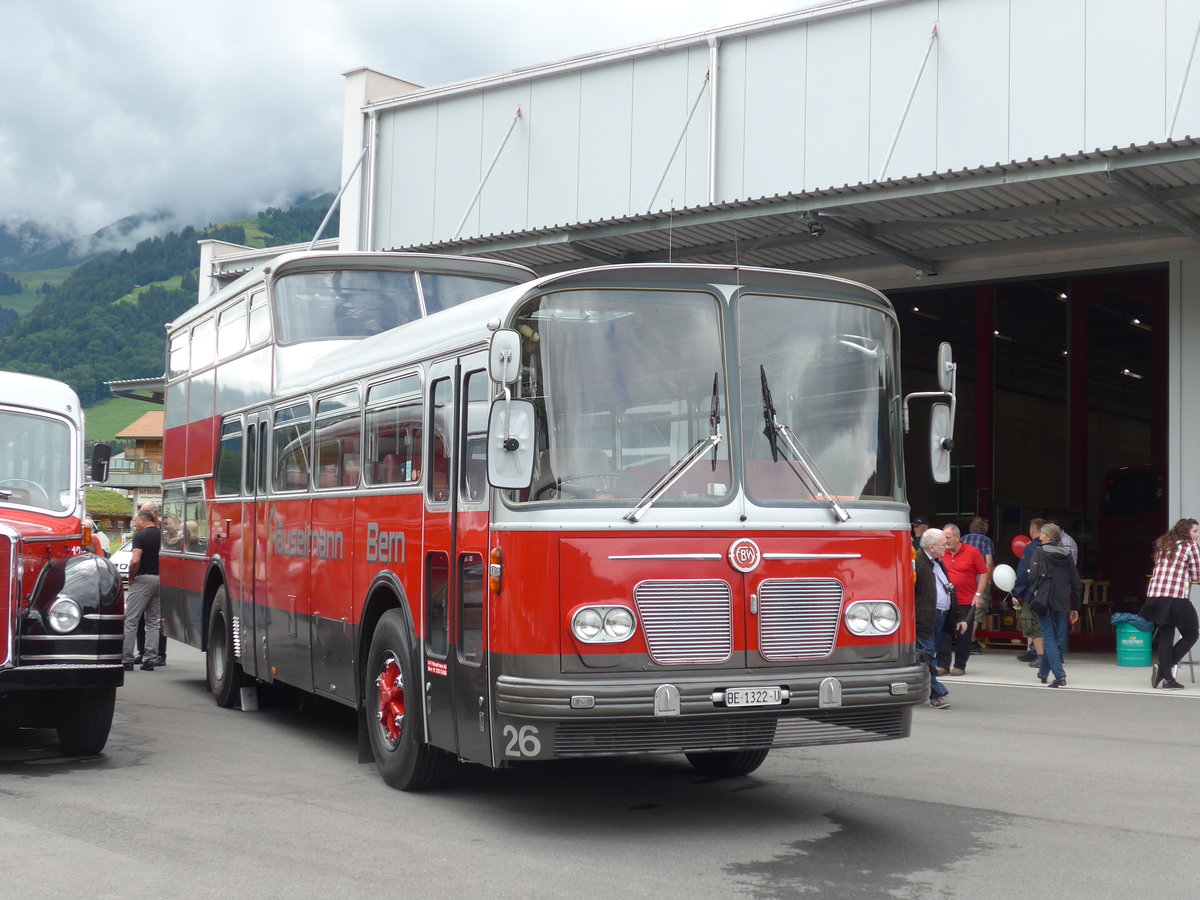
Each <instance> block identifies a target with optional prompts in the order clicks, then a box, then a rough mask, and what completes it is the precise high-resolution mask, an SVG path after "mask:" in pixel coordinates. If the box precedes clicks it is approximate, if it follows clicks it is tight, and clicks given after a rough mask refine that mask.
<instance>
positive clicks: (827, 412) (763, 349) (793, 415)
mask: <svg viewBox="0 0 1200 900" xmlns="http://www.w3.org/2000/svg"><path fill="white" fill-rule="evenodd" d="M737 311H738V335H739V344H740V352H741V373H742V374H741V378H742V391H741V393H742V452H743V455H744V466H745V472H746V490H747V492H748V493H749V494H750V495H751V496H752V497H754V498H755V499H756V500H758V501H762V502H771V501H777V500H779V501H794V500H808V499H821V498H825V499H829V500H835V499H836V500H858V499H860V498H862V497H868V496H869V497H875V498H883V499H895V500H899V499H902V497H901V494H900V483H899V472H900V466H899V460H898V449H897V447H898V443H899V442H898V441H894V440H893V439H892V436H893V435H894V434H899V430H898V427H899V424H898V422H897V421H895V416H896V411H897V409H898V402H899V398H898V395H897V382H896V374H895V370H896V347H897V335H896V329H895V323H894V321H893V320H892V319H891V318H890V317H889V316H887V315H886V314H885V313H883V312H882V311H881V310H878V309H873V308H870V307H866V306H859V305H856V304H851V303H837V302H830V301H828V300H812V299H801V298H796V297H770V296H762V295H754V294H748V295H744V296H743V297H742V298H741V299H740V300H739V302H738V305H737ZM768 423H771V424H772V425H773V426H774V427H772V428H768ZM783 429H786V431H787V433H788V434H787V436H786V437H785V435H784V434H783V433H782V430H783ZM788 438H790V440H789V439H788Z"/></svg>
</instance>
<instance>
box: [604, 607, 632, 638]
mask: <svg viewBox="0 0 1200 900" xmlns="http://www.w3.org/2000/svg"><path fill="white" fill-rule="evenodd" d="M604 633H605V634H607V635H608V636H609V637H611V638H614V639H616V640H618V641H623V640H625V639H626V638H627V637H629V635H631V634H632V633H633V613H631V612H630V611H629V610H627V609H624V608H623V607H620V606H618V607H615V608H613V609H610V610H609V611H608V612H607V613H606V614H605V616H604Z"/></svg>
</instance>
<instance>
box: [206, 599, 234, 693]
mask: <svg viewBox="0 0 1200 900" xmlns="http://www.w3.org/2000/svg"><path fill="white" fill-rule="evenodd" d="M205 670H206V672H207V674H208V689H209V690H210V691H212V695H213V699H214V700H216V701H217V706H221V707H224V708H226V709H228V708H229V707H231V706H233V705H234V704H235V703H237V700H238V692H239V691H240V689H241V686H242V676H241V667H240V666H239V665H238V664H237V661H236V660H235V659H234V658H233V620H232V617H231V616H230V615H229V600H228V599H227V598H226V596H225V588H224V586H222V587H219V588H217V592H216V594H215V595H214V596H213V604H212V609H211V610H209V613H208V654H207V656H206V657H205Z"/></svg>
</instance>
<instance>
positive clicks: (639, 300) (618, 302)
mask: <svg viewBox="0 0 1200 900" xmlns="http://www.w3.org/2000/svg"><path fill="white" fill-rule="evenodd" d="M735 309H736V310H737V316H738V319H737V327H738V345H739V353H740V355H741V358H740V360H738V365H737V366H735V367H730V366H727V364H726V361H725V358H724V353H723V350H722V348H723V346H724V337H723V326H722V315H721V313H722V304H721V302H720V301H719V299H718V298H717V297H716V296H714V295H712V294H709V293H707V292H703V291H698V290H697V291H681V290H637V289H628V290H594V291H563V292H558V293H551V294H546V295H543V296H540V297H537V298H535V299H533V300H531V301H530V302H529V303H528V304H527V305H526V306H525V307H524V308H523V309H521V310H520V311H519V313H518V315H517V318H516V322H515V324H516V327H517V330H518V331H519V332H520V333H521V334H522V336H523V338H524V341H523V351H522V356H523V368H522V380H521V385H520V395H521V396H522V397H524V398H526V399H529V400H532V401H533V403H534V405H535V408H536V410H537V420H538V448H537V449H538V453H537V455H536V457H535V462H534V475H533V482H532V485H531V487H530V489H529V490H528V491H512V492H509V494H508V497H509V499H510V501H515V502H550V501H555V502H574V503H588V504H596V503H605V502H606V501H607V502H609V503H611V504H612V505H617V506H623V507H625V508H626V509H628V508H630V507H631V506H632V504H631V503H630V502H629V501H631V500H632V501H635V502H637V501H639V500H641V501H644V500H645V499H646V498H647V497H650V498H652V500H651V502H653V503H655V504H657V505H670V504H672V503H675V504H685V505H697V504H700V505H703V504H719V503H721V502H723V501H724V500H725V498H727V497H728V496H729V494H730V493H731V492H732V490H733V488H734V481H735V476H734V469H733V467H732V465H731V453H732V447H731V441H730V439H729V435H730V425H731V422H733V421H736V422H737V423H738V424H740V433H741V438H740V441H741V445H740V455H741V457H742V459H741V461H740V466H739V468H740V469H741V470H742V472H743V473H744V474H743V475H742V476H741V477H743V478H744V480H745V489H746V491H747V493H748V494H749V495H750V496H751V497H752V498H753V499H754V500H755V501H756V502H760V503H763V504H766V505H770V504H772V503H790V504H794V503H796V502H811V503H813V504H829V503H836V502H837V501H840V500H859V499H862V498H864V497H871V498H878V499H888V500H891V499H901V496H902V495H901V484H900V476H899V472H900V464H899V453H900V450H899V447H898V442H897V441H895V440H893V435H894V434H896V433H898V431H897V429H898V427H899V421H898V408H899V407H898V397H897V381H896V372H895V368H896V347H897V335H896V329H895V325H894V322H893V320H892V319H891V318H890V317H889V316H887V314H886V313H885V312H883V311H882V310H878V309H873V308H870V307H866V306H861V305H857V304H850V303H839V302H834V301H829V300H813V299H802V298H796V297H774V296H763V295H752V294H748V295H744V296H742V297H741V298H740V299H739V301H738V303H737V306H736V307H735ZM730 371H733V372H734V373H740V374H735V375H733V376H732V377H735V378H738V379H739V385H740V391H739V395H740V403H741V410H740V412H739V413H737V414H736V415H735V416H732V417H731V416H730V415H729V412H728V410H729V391H728V384H727V377H729V372H730ZM768 385H769V393H770V395H771V398H772V399H771V401H770V403H769V410H770V414H769V416H768V415H767V410H768V404H767V403H766V397H767V394H768V388H767V386H768ZM768 422H769V423H771V426H772V428H771V432H770V434H771V437H770V438H769V437H768V435H767V433H766V432H767V423H768ZM736 431H737V429H735V433H736ZM660 479H663V480H664V481H666V482H670V483H669V485H667V486H666V487H665V488H664V486H663V484H662V483H660Z"/></svg>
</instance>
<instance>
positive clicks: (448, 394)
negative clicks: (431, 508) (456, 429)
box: [426, 378, 453, 503]
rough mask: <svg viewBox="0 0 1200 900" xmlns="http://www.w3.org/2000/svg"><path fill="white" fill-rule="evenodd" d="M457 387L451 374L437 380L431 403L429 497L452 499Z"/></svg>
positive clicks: (437, 501) (438, 500) (435, 499)
mask: <svg viewBox="0 0 1200 900" xmlns="http://www.w3.org/2000/svg"><path fill="white" fill-rule="evenodd" d="M452 391H453V387H452V385H451V383H450V379H449V378H439V379H438V380H437V381H435V382H434V383H433V390H432V397H433V402H431V403H430V404H429V427H428V429H427V431H426V434H427V435H428V437H429V468H430V478H429V499H430V500H432V501H433V502H434V503H445V502H446V501H447V500H449V499H450V440H449V438H450V432H451V429H452V422H451V419H450V404H451V399H452V396H453V394H452Z"/></svg>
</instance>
